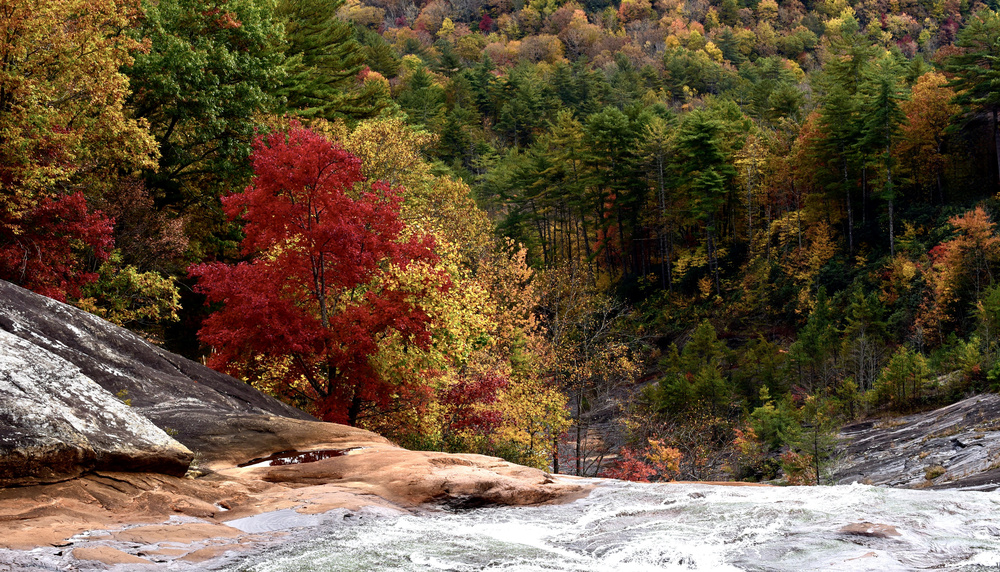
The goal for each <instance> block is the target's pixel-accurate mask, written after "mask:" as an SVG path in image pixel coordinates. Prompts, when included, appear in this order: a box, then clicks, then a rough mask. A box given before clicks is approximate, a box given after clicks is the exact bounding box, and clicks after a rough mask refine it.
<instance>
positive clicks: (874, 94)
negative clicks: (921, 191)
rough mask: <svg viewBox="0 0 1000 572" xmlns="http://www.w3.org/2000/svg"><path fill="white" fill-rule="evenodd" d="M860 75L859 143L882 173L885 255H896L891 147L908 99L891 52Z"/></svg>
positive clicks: (901, 123) (900, 68)
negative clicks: (886, 231)
mask: <svg viewBox="0 0 1000 572" xmlns="http://www.w3.org/2000/svg"><path fill="white" fill-rule="evenodd" d="M864 75H865V81H864V83H863V84H862V85H861V96H862V98H863V100H864V101H865V105H863V106H861V107H860V108H859V111H860V115H861V122H862V129H863V132H862V139H861V141H860V146H861V149H862V153H863V155H864V156H866V157H868V158H869V161H870V162H872V163H874V164H875V165H876V166H877V167H878V168H879V169H880V170H883V171H884V172H885V184H884V186H883V188H882V193H881V194H882V196H883V198H885V200H886V202H887V203H888V207H889V256H896V237H895V220H896V219H895V208H894V207H895V202H896V188H895V187H896V183H895V181H893V179H892V173H893V167H894V166H895V158H894V153H893V150H894V148H895V146H896V144H897V143H898V142H899V137H900V130H901V127H902V125H903V124H904V123H905V122H906V114H905V113H904V112H903V108H902V107H901V103H902V102H903V101H905V100H907V99H909V98H908V94H907V93H906V91H904V89H903V87H902V75H903V68H902V66H901V65H900V64H899V63H898V62H897V61H896V59H895V58H894V57H892V55H890V54H886V55H884V56H883V57H881V58H879V59H878V60H877V61H876V62H875V63H874V65H872V66H870V67H869V68H867V69H866V70H865V74H864ZM873 155H874V157H873Z"/></svg>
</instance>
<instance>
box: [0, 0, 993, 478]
mask: <svg viewBox="0 0 1000 572" xmlns="http://www.w3.org/2000/svg"><path fill="white" fill-rule="evenodd" d="M998 8H1000V6H998V5H996V3H995V2H994V1H993V0H990V2H989V3H988V4H983V3H982V2H979V1H977V2H969V1H968V0H856V1H854V2H850V1H848V0H808V1H806V2H803V1H800V0H781V1H776V0H721V1H716V0H655V2H650V0H622V1H621V3H618V2H617V1H606V0H585V1H584V2H583V3H579V2H577V1H575V0H568V1H562V0H528V1H525V0H451V1H448V0H429V1H423V0H416V1H414V0H339V1H336V2H324V1H320V0H159V1H155V2H154V1H148V0H141V1H140V0H124V1H119V2H115V1H112V0H65V1H61V2H47V3H38V2H32V1H29V0H10V1H8V2H5V3H3V5H2V6H0V30H2V32H3V34H2V35H0V278H2V279H4V280H8V281H11V282H13V283H15V284H18V285H21V286H24V287H25V288H29V289H32V290H34V291H36V292H39V293H42V294H44V295H46V296H49V297H52V298H54V299H57V300H60V301H65V302H68V303H71V304H74V305H76V306H78V307H80V308H82V309H85V310H87V311H89V312H92V313H94V314H96V315H98V316H100V317H102V318H104V319H106V320H109V321H111V322H113V323H115V324H118V325H120V326H123V327H126V328H129V329H131V330H133V331H136V332H139V333H141V334H142V335H143V336H145V337H146V338H147V339H149V340H151V341H153V342H154V343H157V344H160V345H162V346H163V347H165V348H167V349H169V350H171V351H175V352H178V353H181V354H183V355H186V356H188V357H191V358H193V359H199V360H201V361H202V362H203V363H205V364H207V365H209V366H210V367H213V368H216V369H219V370H221V371H224V372H226V373H229V374H231V375H234V376H236V377H238V378H241V379H243V380H245V381H246V382H247V383H250V384H252V385H253V386H254V387H256V388H258V389H260V390H262V391H265V392H267V393H270V394H271V395H274V396H276V397H278V398H279V399H282V400H284V401H286V402H288V403H291V404H293V405H296V406H298V407H301V408H303V409H305V410H307V411H309V412H311V413H313V414H314V415H316V416H317V417H320V418H322V419H324V420H328V421H335V422H341V423H349V424H351V425H356V426H361V427H365V428H368V429H372V430H375V431H377V432H380V433H381V434H383V435H386V436H387V437H389V438H391V439H393V440H394V441H396V442H397V443H399V444H401V445H403V446H407V447H410V448H419V449H430V450H443V451H454V452H477V453H485V454H490V455H496V456H501V457H504V458H506V459H509V460H512V461H516V462H520V463H523V464H527V465H533V466H538V467H542V468H547V469H548V470H552V471H554V472H569V473H575V474H589V475H593V474H600V475H603V476H612V477H618V478H626V479H632V480H644V481H645V480H669V479H673V478H682V479H695V480H697V479H733V480H762V479H775V478H778V477H781V478H783V479H784V480H785V481H786V482H789V483H822V482H823V480H824V476H825V471H826V470H827V467H828V466H829V465H830V463H831V460H832V459H834V458H835V457H836V454H837V453H836V446H835V438H834V436H835V433H836V431H837V429H838V428H839V427H840V426H842V425H843V424H845V423H848V422H850V421H852V420H855V419H860V418H876V419H882V420H883V421H880V422H885V423H891V421H888V420H887V419H889V418H890V417H891V416H892V415H897V414H902V413H907V412H912V411H917V410H921V409H927V408H931V407H936V406H940V405H942V404H947V403H951V402H954V401H956V400H958V399H961V398H963V397H965V396H968V395H971V394H974V393H977V392H984V391H993V390H997V389H1000V343H998V337H997V330H998V329H1000V283H998V282H997V279H1000V234H998V231H997V227H996V223H995V222H994V220H995V219H996V217H997V216H998V215H1000V201H998V198H1000V195H998V191H1000V126H998V119H1000V117H998V116H1000V90H998V89H996V86H997V85H1000V15H998V13H997V11H996V10H997V9H998Z"/></svg>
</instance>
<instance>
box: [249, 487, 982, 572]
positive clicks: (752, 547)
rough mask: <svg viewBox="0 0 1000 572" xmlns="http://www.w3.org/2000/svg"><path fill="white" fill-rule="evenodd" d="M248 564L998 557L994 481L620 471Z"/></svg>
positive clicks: (959, 562)
mask: <svg viewBox="0 0 1000 572" xmlns="http://www.w3.org/2000/svg"><path fill="white" fill-rule="evenodd" d="M317 532H318V534H317V535H316V536H314V537H312V538H310V539H309V540H306V541H301V542H295V543H290V544H288V545H286V546H284V547H283V548H281V549H279V550H276V551H275V550H272V551H269V552H268V553H267V554H266V555H264V554H262V555H258V556H255V557H252V558H250V559H248V560H244V561H243V562H242V563H240V564H239V565H237V566H234V567H232V568H230V569H231V570H240V571H245V572H306V571H323V572H328V571H329V572H333V571H359V572H360V571H371V570H400V571H428V570H450V571H456V572H465V571H469V572H471V571H478V570H508V571H587V572H603V571H658V570H719V571H724V570H787V571H794V572H803V571H807V570H818V569H825V570H838V571H844V570H858V571H860V570H879V571H888V570H919V569H949V570H996V569H997V568H998V564H1000V493H984V492H962V491H917V490H902V489H890V488H883V487H871V486H864V485H850V486H834V487H784V488H779V487H724V486H712V485H701V484H639V483H620V482H613V483H610V484H606V485H603V486H599V487H598V488H597V489H596V490H595V491H594V492H593V493H592V494H591V495H590V496H589V497H587V498H585V499H582V500H579V501H576V502H574V503H571V504H566V505H553V506H540V507H528V508H516V507H503V508H487V509H477V510H470V511H464V512H461V513H444V514H432V515H424V516H401V517H386V518H376V519H362V520H360V521H358V522H357V523H356V524H353V525H338V526H334V527H329V528H326V529H324V530H322V531H317Z"/></svg>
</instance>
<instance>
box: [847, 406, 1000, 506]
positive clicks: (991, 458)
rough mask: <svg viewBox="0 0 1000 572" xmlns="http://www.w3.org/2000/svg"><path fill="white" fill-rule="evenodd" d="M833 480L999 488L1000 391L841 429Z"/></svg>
mask: <svg viewBox="0 0 1000 572" xmlns="http://www.w3.org/2000/svg"><path fill="white" fill-rule="evenodd" d="M840 437H841V446H842V449H841V450H842V455H843V457H842V459H841V461H840V463H839V465H838V467H837V469H836V471H835V473H834V476H833V477H834V482H836V483H838V484H850V483H852V482H855V481H856V482H859V483H866V484H874V485H889V486H894V487H904V488H931V489H965V490H981V491H992V490H995V489H997V488H1000V395H996V394H984V395H977V396H974V397H970V398H967V399H964V400H962V401H959V402H958V403H953V404H951V405H949V406H947V407H942V408H940V409H935V410H933V411H927V412H924V413H916V414H913V415H907V416H904V417H898V418H894V419H886V420H879V421H865V422H862V423H855V424H852V425H848V426H847V427H844V428H843V430H842V431H841V434H840Z"/></svg>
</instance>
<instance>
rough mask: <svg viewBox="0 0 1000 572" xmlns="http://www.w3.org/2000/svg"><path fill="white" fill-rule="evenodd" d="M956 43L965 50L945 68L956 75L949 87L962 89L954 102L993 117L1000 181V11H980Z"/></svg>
mask: <svg viewBox="0 0 1000 572" xmlns="http://www.w3.org/2000/svg"><path fill="white" fill-rule="evenodd" d="M955 45H956V46H958V47H960V48H963V49H962V51H961V52H959V53H956V54H953V55H952V56H950V57H949V58H948V60H947V62H946V65H945V68H946V69H947V70H948V71H949V72H950V73H952V74H954V75H955V77H954V79H953V80H952V81H951V82H950V83H949V84H948V86H949V87H953V88H955V91H957V92H958V95H957V96H955V100H954V101H955V103H957V104H959V105H961V106H962V109H963V111H964V112H965V113H966V114H970V115H973V116H974V115H979V114H985V115H988V116H989V117H990V120H991V122H992V134H993V146H994V152H995V156H996V161H997V173H998V179H997V180H998V182H1000V122H998V115H1000V89H997V85H998V84H1000V14H997V13H996V12H994V11H993V10H990V9H983V10H980V11H979V12H976V14H975V16H973V17H972V18H971V19H970V21H969V23H968V25H967V26H966V27H965V28H963V29H962V31H961V32H959V34H958V39H957V41H956V42H955Z"/></svg>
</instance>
